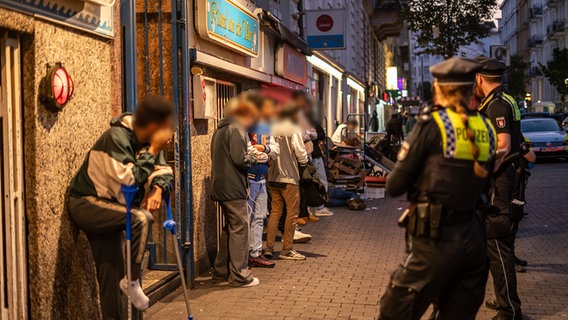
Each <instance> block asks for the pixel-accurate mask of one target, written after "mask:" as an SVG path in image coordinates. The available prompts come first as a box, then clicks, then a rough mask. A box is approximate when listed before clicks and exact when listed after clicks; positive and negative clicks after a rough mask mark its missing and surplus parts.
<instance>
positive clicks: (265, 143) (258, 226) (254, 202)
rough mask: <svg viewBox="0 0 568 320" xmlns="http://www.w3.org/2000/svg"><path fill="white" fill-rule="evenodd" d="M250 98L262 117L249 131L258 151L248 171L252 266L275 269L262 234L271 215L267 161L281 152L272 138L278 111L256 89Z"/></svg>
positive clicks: (253, 144) (250, 264) (250, 257)
mask: <svg viewBox="0 0 568 320" xmlns="http://www.w3.org/2000/svg"><path fill="white" fill-rule="evenodd" d="M247 98H248V99H249V100H250V101H251V102H252V103H253V104H254V105H255V106H256V107H257V108H258V110H259V112H260V117H261V120H260V121H259V122H258V123H257V124H256V125H255V126H254V127H253V128H251V129H250V130H249V133H248V134H249V138H250V141H251V144H252V146H253V147H254V148H256V150H257V151H258V152H259V153H258V154H257V155H258V157H257V158H258V159H257V163H256V164H255V165H254V166H252V168H250V170H249V175H248V177H249V183H250V192H249V199H248V205H249V216H250V231H249V242H250V243H249V246H250V256H249V267H256V268H273V267H274V265H275V263H274V262H272V261H269V260H268V259H266V258H265V257H264V255H263V253H262V233H263V230H264V219H266V217H267V216H268V194H267V192H266V179H267V175H268V161H269V160H275V159H276V158H277V157H278V154H279V153H280V148H279V146H278V143H277V142H276V141H274V139H273V138H271V137H270V134H271V128H270V127H271V122H272V119H273V116H274V112H275V106H274V102H273V101H272V100H271V99H268V98H263V97H262V96H260V94H259V93H257V92H252V93H249V94H248V95H247Z"/></svg>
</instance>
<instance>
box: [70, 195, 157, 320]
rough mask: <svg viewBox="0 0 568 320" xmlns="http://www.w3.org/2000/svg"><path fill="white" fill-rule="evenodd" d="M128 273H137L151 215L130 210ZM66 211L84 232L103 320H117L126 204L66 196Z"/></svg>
mask: <svg viewBox="0 0 568 320" xmlns="http://www.w3.org/2000/svg"><path fill="white" fill-rule="evenodd" d="M131 212H132V239H131V242H130V245H131V248H132V249H131V250H132V262H131V263H132V272H133V273H135V272H137V273H139V272H140V264H141V263H142V259H143V256H144V250H145V248H146V243H147V242H148V235H149V233H150V229H151V227H152V222H153V218H152V214H151V213H149V212H148V211H145V210H141V209H132V211H131ZM69 213H70V215H71V219H72V220H73V222H75V224H76V225H77V226H78V227H79V228H80V229H81V230H83V231H84V232H85V233H86V234H87V238H88V239H89V243H90V244H91V250H92V252H93V257H94V259H95V264H96V267H97V281H98V283H99V295H100V300H101V310H102V313H103V319H105V320H120V319H122V313H123V302H122V301H123V300H122V296H121V291H120V287H119V282H120V280H121V279H122V278H123V277H124V274H125V270H126V268H125V264H124V257H123V247H122V239H123V232H124V230H125V227H126V207H125V206H123V205H121V204H118V203H116V202H111V201H108V200H105V199H99V198H96V197H80V198H75V197H70V198H69Z"/></svg>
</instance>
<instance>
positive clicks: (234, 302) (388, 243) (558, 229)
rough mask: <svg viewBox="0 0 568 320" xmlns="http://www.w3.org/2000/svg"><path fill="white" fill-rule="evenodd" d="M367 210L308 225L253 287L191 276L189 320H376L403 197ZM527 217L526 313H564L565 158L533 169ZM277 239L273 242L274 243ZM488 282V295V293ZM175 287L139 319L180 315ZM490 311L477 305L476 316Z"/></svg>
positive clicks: (399, 246) (396, 256)
mask: <svg viewBox="0 0 568 320" xmlns="http://www.w3.org/2000/svg"><path fill="white" fill-rule="evenodd" d="M368 206H369V207H377V210H372V211H349V210H345V209H335V208H334V209H333V211H334V212H335V213H336V214H335V215H334V216H333V217H323V218H322V219H321V221H320V222H318V223H310V224H308V225H307V226H306V227H304V231H305V232H307V233H310V234H312V236H313V240H312V241H311V243H307V244H296V245H295V248H296V249H297V250H298V251H300V252H302V253H304V254H307V255H308V260H306V261H293V262H290V261H276V263H277V265H276V268H274V269H254V270H253V271H254V274H255V276H256V277H259V278H260V286H258V287H255V288H248V289H232V288H226V287H218V286H213V285H211V284H209V283H208V282H207V281H199V282H196V285H195V288H194V289H192V290H191V292H190V296H191V303H192V310H193V313H194V318H195V319H196V320H215V319H231V320H233V319H234V320H238V319H263V320H272V319H365V320H367V319H368V320H371V319H376V317H377V316H378V308H379V299H380V296H381V295H382V293H383V291H384V288H385V287H386V285H387V283H388V281H389V275H390V273H391V272H392V271H393V270H394V269H395V268H396V267H397V265H398V264H399V263H400V262H401V261H402V260H403V259H404V251H403V250H404V242H403V241H404V240H403V230H402V229H400V228H398V227H397V225H396V221H397V219H398V216H399V215H400V213H401V212H402V208H404V207H405V206H406V202H405V200H404V198H394V199H393V198H386V199H381V200H375V201H373V202H371V203H370V204H369V205H368ZM526 211H527V212H528V213H529V214H528V216H527V218H526V219H525V220H523V221H522V222H521V227H520V231H519V234H518V241H517V254H518V256H519V257H521V258H524V259H527V260H528V261H529V266H528V267H527V272H526V273H523V274H518V282H519V294H520V296H521V300H522V303H523V311H524V314H525V316H526V319H535V320H536V319H538V320H541V319H542V320H555V319H561V320H562V319H568V250H567V247H568V163H566V162H563V161H547V162H545V163H539V164H537V166H536V167H535V168H534V169H533V175H532V176H531V178H530V181H529V186H528V191H527V206H526ZM278 247H279V244H277V248H278ZM492 288H493V286H492V282H491V280H490V282H489V285H488V286H487V297H493V289H492ZM184 308H185V306H184V302H183V296H182V295H181V291H179V290H178V291H176V292H174V293H172V294H171V295H170V296H168V297H166V298H165V299H164V300H163V301H160V302H158V303H157V304H156V305H154V306H153V307H152V308H150V309H149V310H148V311H147V312H146V313H145V319H146V320H161V319H173V318H172V317H171V316H172V315H174V314H183V310H184ZM493 316H494V312H493V311H491V310H488V309H485V308H484V307H481V309H480V310H479V313H478V316H477V320H488V319H491V317H493Z"/></svg>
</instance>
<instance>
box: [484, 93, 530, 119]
mask: <svg viewBox="0 0 568 320" xmlns="http://www.w3.org/2000/svg"><path fill="white" fill-rule="evenodd" d="M495 97H499V98H501V99H502V100H503V101H505V102H507V104H508V105H509V106H510V107H511V110H512V113H513V121H521V111H520V110H519V105H518V104H517V102H516V101H515V98H513V96H511V95H510V94H507V93H505V92H498V93H492V94H491V95H490V96H489V97H487V99H484V100H483V103H482V104H481V105H480V106H479V108H478V110H479V111H481V112H484V111H485V109H487V106H488V105H489V103H490V102H491V101H493V100H494V99H495Z"/></svg>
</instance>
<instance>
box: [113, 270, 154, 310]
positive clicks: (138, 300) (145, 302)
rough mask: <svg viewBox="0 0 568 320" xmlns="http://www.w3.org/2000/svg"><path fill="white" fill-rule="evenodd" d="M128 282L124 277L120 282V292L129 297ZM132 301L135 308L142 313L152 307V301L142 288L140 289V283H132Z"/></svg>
mask: <svg viewBox="0 0 568 320" xmlns="http://www.w3.org/2000/svg"><path fill="white" fill-rule="evenodd" d="M127 283H128V280H127V279H126V277H124V278H123V279H122V280H120V290H122V292H123V293H124V294H125V295H126V296H128V285H127ZM130 301H131V302H132V304H133V305H134V307H135V308H136V309H138V310H140V311H144V310H146V309H148V306H149V305H150V299H149V298H148V297H147V296H146V295H145V294H144V291H143V290H142V287H140V281H138V280H136V281H130Z"/></svg>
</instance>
